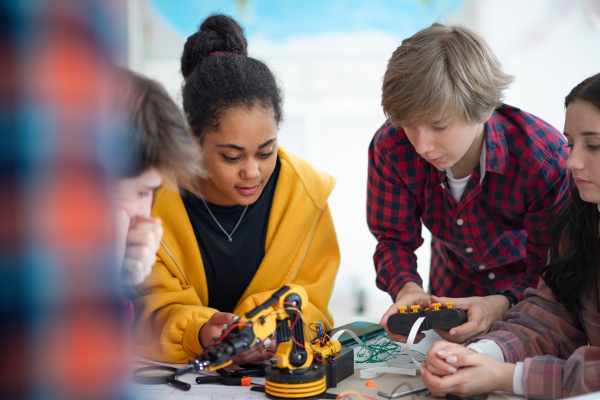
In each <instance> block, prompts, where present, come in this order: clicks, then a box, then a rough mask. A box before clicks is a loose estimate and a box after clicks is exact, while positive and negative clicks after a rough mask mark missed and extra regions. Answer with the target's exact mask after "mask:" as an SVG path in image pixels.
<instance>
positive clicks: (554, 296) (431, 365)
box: [421, 74, 600, 399]
mask: <svg viewBox="0 0 600 400" xmlns="http://www.w3.org/2000/svg"><path fill="white" fill-rule="evenodd" d="M565 106H566V109H567V113H566V118H565V132H564V134H565V136H566V138H567V139H568V146H569V147H570V149H571V150H570V154H569V159H568V160H567V164H566V165H567V168H569V170H570V171H571V196H570V199H569V201H568V203H567V205H566V206H565V207H564V208H563V210H562V211H561V213H560V215H559V216H558V218H557V220H556V221H555V222H554V227H553V230H552V236H551V247H550V262H549V263H548V264H547V265H546V267H545V268H544V269H543V270H542V275H541V276H542V277H541V279H540V282H539V284H538V287H537V290H534V289H528V290H527V291H526V292H525V300H524V301H523V302H521V303H519V304H518V305H517V306H515V307H514V308H512V309H510V310H509V311H508V312H506V314H505V315H504V321H501V322H496V323H495V324H494V325H493V327H492V329H491V331H490V333H488V334H486V335H483V336H480V337H478V338H476V339H475V340H474V341H473V342H474V343H471V344H470V345H468V346H467V348H464V347H462V346H459V345H455V344H450V343H446V342H437V343H435V344H434V345H433V347H432V348H431V350H430V351H429V352H428V353H427V356H428V357H427V362H426V363H425V364H423V367H422V370H421V372H422V376H423V381H424V382H425V384H426V385H427V387H428V388H429V390H430V391H431V393H432V394H434V395H436V396H443V395H444V394H446V393H453V394H458V395H460V396H468V395H471V394H476V393H482V392H491V391H495V390H502V391H505V392H514V393H516V394H521V395H523V394H524V395H525V396H526V397H527V398H536V399H542V398H563V397H570V396H575V395H579V394H583V393H589V392H595V391H600V274H599V268H600V245H599V242H598V241H599V224H598V221H599V210H600V173H599V171H600V74H597V75H594V76H592V77H590V78H588V79H586V80H584V81H583V82H581V83H580V84H579V85H577V86H576V87H575V88H574V89H573V90H572V91H571V93H569V95H568V96H567V97H566V99H565ZM478 353H479V354H478Z"/></svg>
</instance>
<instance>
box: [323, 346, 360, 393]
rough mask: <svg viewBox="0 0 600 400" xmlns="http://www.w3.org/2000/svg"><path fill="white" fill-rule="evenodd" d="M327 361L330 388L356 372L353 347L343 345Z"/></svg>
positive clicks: (326, 373)
mask: <svg viewBox="0 0 600 400" xmlns="http://www.w3.org/2000/svg"><path fill="white" fill-rule="evenodd" d="M325 361H326V363H325V375H326V376H327V388H328V389H329V388H334V387H337V384H338V383H340V382H341V381H343V380H344V379H346V378H348V377H349V376H352V375H353V374H354V349H353V348H351V347H342V350H341V351H339V352H337V353H335V354H334V355H333V357H329V358H328V359H327V360H325Z"/></svg>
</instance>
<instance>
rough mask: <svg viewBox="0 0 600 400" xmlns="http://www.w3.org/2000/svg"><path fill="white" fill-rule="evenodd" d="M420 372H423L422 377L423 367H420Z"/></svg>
mask: <svg viewBox="0 0 600 400" xmlns="http://www.w3.org/2000/svg"><path fill="white" fill-rule="evenodd" d="M419 371H421V375H423V366H422V365H421V366H420V367H419Z"/></svg>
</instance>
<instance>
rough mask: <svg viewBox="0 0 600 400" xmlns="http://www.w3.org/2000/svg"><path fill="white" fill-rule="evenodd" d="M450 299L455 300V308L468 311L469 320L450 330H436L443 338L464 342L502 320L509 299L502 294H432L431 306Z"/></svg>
mask: <svg viewBox="0 0 600 400" xmlns="http://www.w3.org/2000/svg"><path fill="white" fill-rule="evenodd" d="M449 301H453V302H454V308H457V309H459V310H463V311H466V312H467V315H468V316H469V320H468V321H467V322H465V323H464V324H462V325H459V326H457V327H455V328H452V329H450V330H449V331H446V330H441V329H436V330H435V331H436V332H437V333H438V335H440V336H441V337H442V338H443V339H445V340H447V341H449V342H454V343H464V342H466V341H467V340H469V339H470V338H472V337H474V336H478V335H481V334H483V333H486V332H488V331H489V330H490V328H491V327H492V324H493V323H494V322H496V321H499V320H501V319H502V317H503V316H504V312H505V311H506V310H507V309H508V300H507V299H506V298H505V297H504V296H500V295H495V296H487V297H465V298H456V299H452V298H449V297H436V296H431V298H430V301H429V307H431V304H432V303H442V304H444V303H447V302H449Z"/></svg>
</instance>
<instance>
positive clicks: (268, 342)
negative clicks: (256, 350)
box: [263, 339, 271, 347]
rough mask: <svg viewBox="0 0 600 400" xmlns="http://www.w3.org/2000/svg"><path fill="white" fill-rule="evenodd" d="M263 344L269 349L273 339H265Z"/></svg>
mask: <svg viewBox="0 0 600 400" xmlns="http://www.w3.org/2000/svg"><path fill="white" fill-rule="evenodd" d="M263 344H264V345H265V347H269V346H270V345H271V339H265V341H264V342H263Z"/></svg>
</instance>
